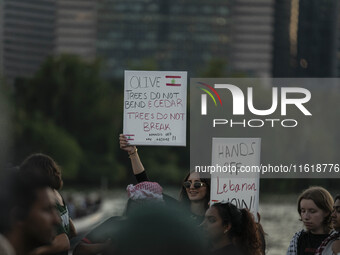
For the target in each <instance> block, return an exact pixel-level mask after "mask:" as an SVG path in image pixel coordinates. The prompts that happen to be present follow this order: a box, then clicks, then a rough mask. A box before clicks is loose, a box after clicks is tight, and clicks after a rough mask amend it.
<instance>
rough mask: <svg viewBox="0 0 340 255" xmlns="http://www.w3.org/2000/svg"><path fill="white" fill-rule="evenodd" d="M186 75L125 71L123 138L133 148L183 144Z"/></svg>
mask: <svg viewBox="0 0 340 255" xmlns="http://www.w3.org/2000/svg"><path fill="white" fill-rule="evenodd" d="M186 96H187V73H186V72H159V71H153V72H151V71H125V79H124V134H126V135H127V136H128V139H129V140H130V143H131V144H135V145H174V146H176V145H177V146H185V144H186Z"/></svg>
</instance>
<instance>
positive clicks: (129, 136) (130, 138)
mask: <svg viewBox="0 0 340 255" xmlns="http://www.w3.org/2000/svg"><path fill="white" fill-rule="evenodd" d="M125 136H126V140H128V141H133V140H135V138H134V136H135V135H125Z"/></svg>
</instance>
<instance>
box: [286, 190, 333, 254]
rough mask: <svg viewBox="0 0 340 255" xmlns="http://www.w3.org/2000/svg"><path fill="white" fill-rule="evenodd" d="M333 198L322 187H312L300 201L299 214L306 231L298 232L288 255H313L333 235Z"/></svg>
mask: <svg viewBox="0 0 340 255" xmlns="http://www.w3.org/2000/svg"><path fill="white" fill-rule="evenodd" d="M333 204H334V202H333V198H332V196H331V194H330V193H329V192H328V191H327V190H326V189H324V188H322V187H310V188H309V189H307V190H305V191H304V192H302V194H301V195H300V196H299V199H298V208H297V209H298V212H299V215H300V220H301V221H302V222H303V224H304V226H305V230H301V231H299V232H297V233H296V234H295V235H294V237H293V239H292V241H291V242H290V245H289V248H288V251H287V255H313V254H314V253H315V252H316V250H317V248H318V247H319V246H320V244H321V243H322V241H323V240H324V239H325V238H327V237H328V236H329V234H330V233H331V213H332V210H333Z"/></svg>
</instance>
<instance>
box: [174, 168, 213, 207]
mask: <svg viewBox="0 0 340 255" xmlns="http://www.w3.org/2000/svg"><path fill="white" fill-rule="evenodd" d="M192 173H195V172H189V173H188V174H187V176H186V177H185V178H184V180H183V182H186V181H187V180H188V179H189V176H190V174H192ZM200 180H201V182H203V183H205V185H206V187H207V193H206V194H205V197H204V200H205V204H204V205H205V209H206V210H207V209H208V208H209V201H210V179H208V178H200ZM179 201H180V203H181V204H183V205H184V206H186V207H188V208H189V206H190V199H189V197H188V193H187V191H186V188H184V186H183V185H182V188H181V191H180V194H179Z"/></svg>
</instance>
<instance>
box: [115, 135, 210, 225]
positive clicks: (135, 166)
mask: <svg viewBox="0 0 340 255" xmlns="http://www.w3.org/2000/svg"><path fill="white" fill-rule="evenodd" d="M119 143H120V148H121V149H122V150H124V151H126V152H127V153H128V154H129V158H130V159H131V165H132V170H133V173H134V175H135V177H136V179H137V181H138V182H143V181H149V178H148V177H147V175H146V172H145V169H144V166H143V164H142V162H141V160H140V158H139V155H138V152H137V147H136V146H132V145H129V143H128V140H127V138H126V136H124V135H123V134H121V135H120V136H119ZM209 199H210V180H209V179H203V178H200V176H199V174H198V173H196V172H193V173H190V174H188V175H187V176H186V177H185V179H184V183H183V187H182V189H181V194H180V203H181V204H183V205H184V206H185V207H186V208H188V210H189V211H190V213H191V214H192V216H193V218H194V219H195V220H196V221H197V223H198V224H199V223H201V222H202V221H203V218H204V213H205V211H206V210H207V209H208V203H209Z"/></svg>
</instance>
